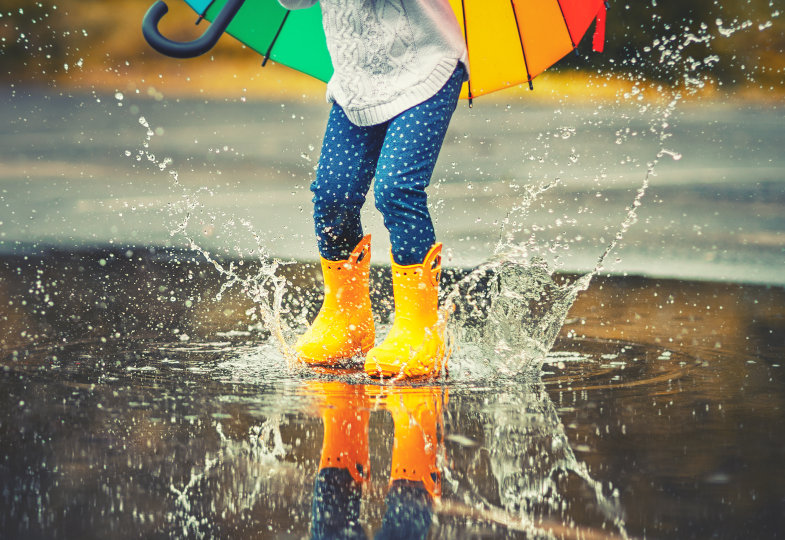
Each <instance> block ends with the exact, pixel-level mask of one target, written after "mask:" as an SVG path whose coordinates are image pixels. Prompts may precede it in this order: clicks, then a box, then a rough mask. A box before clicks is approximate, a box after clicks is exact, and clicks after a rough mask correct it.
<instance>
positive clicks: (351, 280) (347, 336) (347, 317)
mask: <svg viewBox="0 0 785 540" xmlns="http://www.w3.org/2000/svg"><path fill="white" fill-rule="evenodd" d="M370 266H371V235H367V236H365V237H364V238H363V239H362V240H360V243H359V244H357V247H355V248H354V251H352V253H351V254H350V255H349V258H348V259H346V260H345V261H328V260H327V259H322V275H323V276H324V303H323V304H322V308H321V309H320V310H319V314H318V315H317V316H316V319H314V321H313V324H311V326H310V328H308V330H307V331H306V332H305V333H304V334H303V335H302V336H300V338H299V339H298V340H297V343H295V346H294V348H295V352H296V354H297V357H298V358H299V359H300V360H301V361H303V362H305V363H306V364H319V365H335V364H338V363H340V362H341V361H342V360H347V359H349V358H352V357H354V356H357V355H361V354H365V353H366V352H368V350H369V349H370V348H371V347H373V344H374V340H375V339H376V331H375V328H374V324H373V316H372V314H371V298H370V296H369V292H368V276H369V272H370Z"/></svg>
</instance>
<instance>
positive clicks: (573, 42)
mask: <svg viewBox="0 0 785 540" xmlns="http://www.w3.org/2000/svg"><path fill="white" fill-rule="evenodd" d="M556 4H557V5H558V6H559V11H560V12H561V18H562V19H563V20H564V27H565V28H566V29H567V35H568V36H570V43H572V48H573V49H575V48H577V47H578V46H577V45H576V44H575V40H574V39H572V30H570V25H569V24H567V16H566V15H564V8H563V7H561V0H556Z"/></svg>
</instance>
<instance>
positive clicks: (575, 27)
mask: <svg viewBox="0 0 785 540" xmlns="http://www.w3.org/2000/svg"><path fill="white" fill-rule="evenodd" d="M186 1H187V2H188V4H189V5H190V6H191V7H192V8H193V9H194V10H195V11H196V12H197V13H199V18H198V19H197V24H198V23H199V22H200V21H201V20H202V19H203V18H204V19H207V20H210V21H213V24H212V25H211V27H210V28H209V29H208V31H207V32H206V33H205V34H204V35H203V36H202V37H200V38H199V39H197V40H195V41H192V42H188V43H179V42H175V41H172V40H169V39H167V38H165V37H164V36H162V35H161V33H160V32H159V31H158V22H159V21H160V20H161V18H162V17H163V16H164V14H166V12H167V7H166V4H165V3H164V2H163V0H158V1H157V2H156V3H155V4H153V6H152V7H151V8H150V10H149V11H148V12H147V14H146V15H145V18H144V22H143V25H142V30H143V33H144V36H145V38H146V39H147V41H148V43H150V45H152V47H153V48H155V49H156V50H158V51H159V52H162V53H164V54H167V55H169V56H175V57H178V58H187V57H192V56H198V55H199V54H203V53H204V52H206V51H207V50H209V49H210V48H211V47H212V46H213V45H215V43H216V42H217V41H218V38H219V37H220V36H221V34H223V32H224V31H226V32H228V33H229V34H231V35H232V36H234V37H235V38H237V39H238V40H240V41H241V42H243V43H245V44H246V45H248V46H249V47H251V48H252V49H254V50H255V51H257V52H259V53H260V54H262V55H263V56H264V62H263V63H262V65H264V64H265V63H266V62H267V60H268V59H273V60H275V61H276V62H278V63H281V64H283V65H286V66H289V67H291V68H294V69H296V70H298V71H302V72H303V73H307V74H308V75H311V76H313V77H316V78H317V79H320V80H322V81H325V82H326V81H328V80H329V79H330V76H331V75H332V73H333V67H332V63H331V62H330V55H329V53H328V52H327V43H326V41H325V37H324V29H323V28H322V22H321V11H320V9H319V5H318V3H317V4H316V5H314V6H313V7H310V8H308V9H303V10H295V11H289V10H286V9H284V8H283V7H281V6H280V4H278V2H277V1H276V0H186ZM450 4H451V5H452V8H453V10H454V11H455V15H456V17H457V18H458V21H459V23H460V24H461V29H462V30H463V33H464V37H465V39H466V45H467V48H468V51H469V64H470V67H471V79H470V80H469V82H468V84H467V85H466V86H465V88H464V91H463V94H462V97H466V98H469V100H470V101H471V99H472V98H474V97H477V96H480V95H483V94H488V93H490V92H494V91H496V90H501V89H502V88H508V87H510V86H516V85H518V84H521V83H523V82H528V83H529V87H530V88H531V87H532V79H534V77H536V76H537V75H539V74H540V73H542V72H543V71H545V70H546V69H547V68H548V67H550V66H552V65H553V64H554V63H556V62H557V61H558V60H559V59H561V58H562V57H564V56H565V55H566V54H567V53H569V52H570V51H571V50H573V49H575V48H576V47H577V45H578V43H579V42H580V40H581V39H582V38H583V36H584V34H585V33H586V32H587V30H588V29H589V26H590V25H591V23H592V22H593V21H595V20H596V25H595V35H594V50H596V51H601V50H602V43H603V40H604V35H605V7H606V6H605V3H604V2H603V0H450Z"/></svg>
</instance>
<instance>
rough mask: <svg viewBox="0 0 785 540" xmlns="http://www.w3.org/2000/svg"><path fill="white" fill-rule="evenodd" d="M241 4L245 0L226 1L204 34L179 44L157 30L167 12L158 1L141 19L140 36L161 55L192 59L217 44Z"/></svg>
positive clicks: (165, 7)
mask: <svg viewBox="0 0 785 540" xmlns="http://www.w3.org/2000/svg"><path fill="white" fill-rule="evenodd" d="M243 2H245V0H226V4H225V5H224V7H223V9H222V10H221V12H220V13H219V14H218V16H217V17H216V18H215V21H213V23H212V24H211V25H210V28H208V29H207V31H206V32H205V33H204V34H202V35H201V36H200V37H198V38H196V39H195V40H193V41H186V42H180V41H172V40H171V39H169V38H166V37H164V36H163V35H162V34H161V32H160V30H158V23H159V22H160V21H161V18H162V17H163V16H164V15H166V12H167V11H169V8H168V7H167V5H166V4H165V3H164V2H163V0H158V1H157V2H156V3H155V4H153V5H152V6H150V9H148V10H147V13H145V16H144V19H142V34H143V35H144V38H145V40H147V43H149V44H150V46H151V47H152V48H153V49H155V50H156V51H158V52H159V53H161V54H165V55H167V56H172V57H174V58H193V57H194V56H199V55H200V54H204V53H206V52H207V51H209V50H210V49H212V48H213V46H215V44H216V43H218V40H219V39H220V37H221V35H222V34H223V33H224V31H226V27H227V26H229V23H231V22H232V19H233V18H234V16H235V15H236V14H237V12H238V11H239V10H240V8H241V7H242V5H243Z"/></svg>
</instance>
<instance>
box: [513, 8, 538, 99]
mask: <svg viewBox="0 0 785 540" xmlns="http://www.w3.org/2000/svg"><path fill="white" fill-rule="evenodd" d="M510 6H511V7H512V16H513V18H515V28H517V29H518V41H519V42H520V44H521V54H523V66H524V67H525V68H526V79H527V80H528V81H529V90H534V85H533V84H532V76H531V73H530V72H529V63H528V62H527V61H526V50H525V49H524V48H523V36H522V35H521V25H519V24H518V13H517V12H516V11H515V2H514V1H513V0H510Z"/></svg>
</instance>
